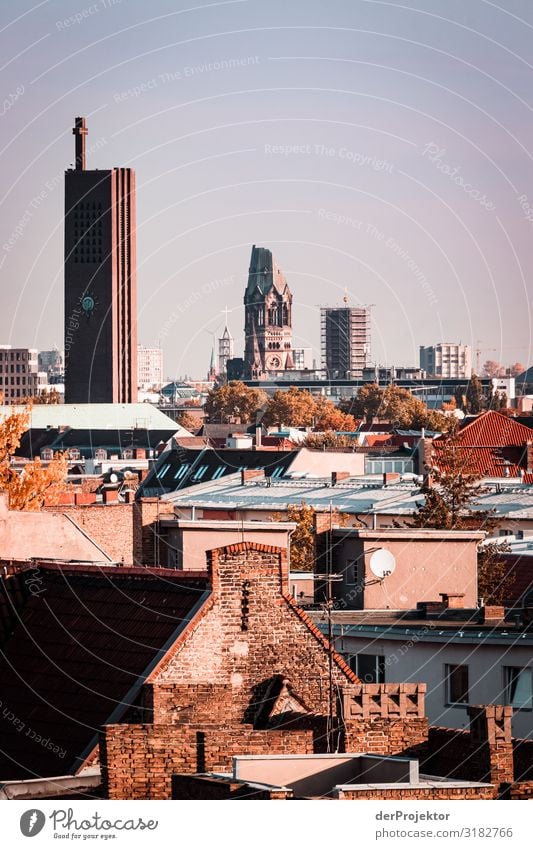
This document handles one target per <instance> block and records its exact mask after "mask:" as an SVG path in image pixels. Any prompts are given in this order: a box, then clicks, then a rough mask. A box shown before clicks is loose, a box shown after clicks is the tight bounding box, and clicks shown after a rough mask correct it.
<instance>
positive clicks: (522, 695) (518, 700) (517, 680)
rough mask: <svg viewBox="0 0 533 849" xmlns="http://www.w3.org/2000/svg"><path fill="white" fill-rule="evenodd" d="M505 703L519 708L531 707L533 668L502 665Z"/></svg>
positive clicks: (532, 704) (532, 698)
mask: <svg viewBox="0 0 533 849" xmlns="http://www.w3.org/2000/svg"><path fill="white" fill-rule="evenodd" d="M503 680H504V687H505V704H506V705H512V706H513V707H514V708H519V709H520V710H531V709H532V708H533V670H531V669H527V668H526V669H524V668H522V667H520V666H504V667H503Z"/></svg>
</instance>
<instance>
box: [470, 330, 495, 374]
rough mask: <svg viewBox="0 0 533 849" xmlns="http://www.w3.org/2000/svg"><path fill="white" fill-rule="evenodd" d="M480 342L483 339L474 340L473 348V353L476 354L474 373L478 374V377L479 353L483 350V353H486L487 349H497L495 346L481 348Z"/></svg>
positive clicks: (481, 342)
mask: <svg viewBox="0 0 533 849" xmlns="http://www.w3.org/2000/svg"><path fill="white" fill-rule="evenodd" d="M482 344H483V339H478V340H477V341H476V350H475V355H476V374H477V375H478V377H479V358H480V356H481V354H482V353H483V352H485V354H486V353H488V352H489V351H497V350H498V349H497V348H481V347H480V346H481V345H482Z"/></svg>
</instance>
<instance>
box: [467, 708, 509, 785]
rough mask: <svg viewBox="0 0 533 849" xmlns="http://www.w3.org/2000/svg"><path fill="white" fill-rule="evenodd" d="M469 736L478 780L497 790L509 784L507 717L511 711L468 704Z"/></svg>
mask: <svg viewBox="0 0 533 849" xmlns="http://www.w3.org/2000/svg"><path fill="white" fill-rule="evenodd" d="M468 715H469V719H470V735H471V740H472V746H473V748H474V752H475V756H476V760H477V761H478V762H479V766H480V780H481V781H489V782H490V783H491V784H495V785H496V786H497V787H499V786H500V785H501V784H504V785H506V784H512V783H513V779H514V768H513V740H512V736H511V718H512V715H513V709H512V707H509V706H507V705H506V706H504V705H471V706H470V707H469V708H468Z"/></svg>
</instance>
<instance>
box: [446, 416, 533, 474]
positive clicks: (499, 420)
mask: <svg viewBox="0 0 533 849" xmlns="http://www.w3.org/2000/svg"><path fill="white" fill-rule="evenodd" d="M446 439H447V438H446V436H440V437H437V439H435V440H434V441H433V454H434V460H435V463H436V465H438V464H439V455H440V452H441V451H442V450H443V448H444V446H445V444H446ZM457 439H458V441H459V443H460V445H461V452H462V455H464V463H465V471H466V472H467V473H468V474H477V475H481V476H484V477H519V475H520V473H521V470H522V471H523V472H524V473H525V476H524V482H525V483H528V482H530V478H531V475H530V474H528V473H527V472H526V470H527V443H528V442H533V429H531V428H529V427H526V426H525V425H522V424H520V423H519V422H516V421H514V420H513V419H511V418H509V417H508V416H504V415H502V414H501V413H497V412H494V411H493V410H491V411H489V412H486V413H482V414H481V415H480V416H478V417H477V418H476V419H475V420H474V421H472V422H470V423H469V424H467V425H465V427H464V428H462V430H460V431H459V432H458V434H457Z"/></svg>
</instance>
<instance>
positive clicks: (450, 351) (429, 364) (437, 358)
mask: <svg viewBox="0 0 533 849" xmlns="http://www.w3.org/2000/svg"><path fill="white" fill-rule="evenodd" d="M420 368H421V369H423V370H424V371H425V372H426V373H427V374H428V375H429V376H432V377H455V378H465V379H466V380H470V377H471V376H472V348H471V347H470V345H461V344H456V343H455V342H439V344H438V345H427V346H424V345H421V346H420Z"/></svg>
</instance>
